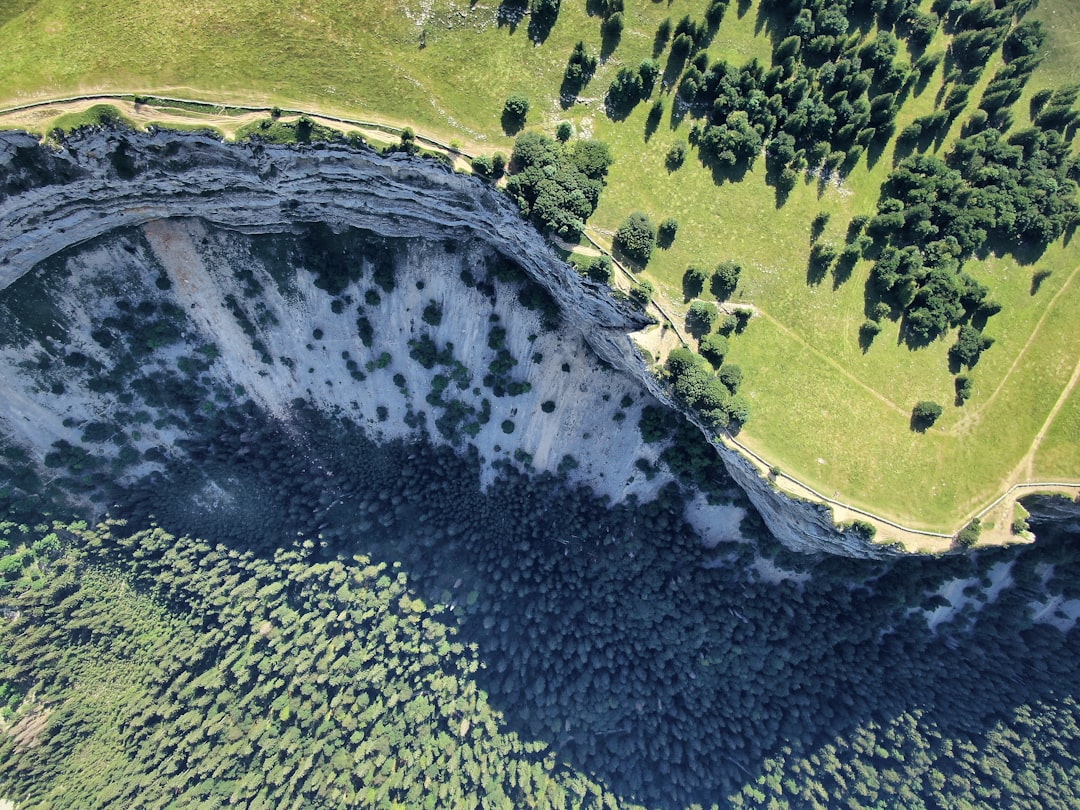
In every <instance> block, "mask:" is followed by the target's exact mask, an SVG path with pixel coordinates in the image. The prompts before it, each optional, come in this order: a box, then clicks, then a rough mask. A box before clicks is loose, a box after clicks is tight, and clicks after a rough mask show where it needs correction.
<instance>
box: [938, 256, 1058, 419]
mask: <svg viewBox="0 0 1080 810" xmlns="http://www.w3.org/2000/svg"><path fill="white" fill-rule="evenodd" d="M1078 274H1080V265H1078V266H1077V267H1075V268H1073V271H1072V272H1071V273H1070V274H1069V277H1068V278H1067V279H1065V283H1064V284H1062V285H1061V287H1060V288H1059V289H1058V291H1057V292H1056V293H1054V297H1053V298H1051V299H1050V303H1048V304H1047V305H1046V306H1045V307H1044V308H1043V312H1042V315H1041V316H1039V320H1038V321H1036V323H1035V328H1034V329H1032V330H1031V334H1030V335H1028V339H1027V340H1026V341H1025V342H1024V345H1023V346H1022V347H1021V348H1020V351H1019V352H1017V353H1016V358H1015V359H1014V360H1013V361H1012V364H1011V365H1010V366H1009V370H1008V371H1006V372H1005V374H1004V376H1002V378H1001V380H1000V381H999V382H998V384H997V387H996V388H995V389H994V390H993V393H991V394H990V396H989V397H987V398H986V401H985V402H983V403H982V405H980V406H979V408H978V409H977V410H974V411H973V412H972V413H971V414H969V415H965V416H964V418H963V419H961V420H960V421H959V422H957V423H956V424H955V425H953V426H952V427H951V428H949V429H948V430H946V431H945V433H947V434H949V435H953V434H958V433H960V432H961V431H963V430H965V429H967V428H968V427H969V426H970V425H972V424H973V423H977V422H978V421H979V419H980V418H981V416H982V413H983V411H985V410H986V409H987V408H989V407H990V404H991V403H992V402H993V401H994V400H995V399H997V396H998V394H999V393H1001V390H1002V389H1003V388H1004V387H1005V383H1006V382H1008V380H1009V377H1011V376H1012V374H1013V372H1014V371H1016V369H1017V368H1018V367H1019V366H1020V361H1021V360H1023V359H1024V355H1025V354H1027V351H1028V349H1029V348H1030V347H1031V344H1032V343H1034V341H1035V338H1036V336H1037V335H1038V334H1039V331H1040V330H1041V329H1042V327H1043V323H1044V322H1045V321H1046V319H1047V317H1048V316H1049V315H1050V312H1051V310H1053V309H1054V306H1055V305H1056V304H1057V301H1058V299H1059V298H1060V297H1061V296H1062V295H1063V294H1064V293H1065V290H1067V289H1068V287H1069V285H1070V284H1072V283H1073V279H1075V278H1076V276H1077V275H1078ZM1075 378H1076V375H1075V373H1074V374H1073V380H1072V382H1070V383H1069V387H1068V389H1067V390H1071V387H1072V386H1073V385H1075V382H1076V380H1075ZM1059 402H1060V401H1059ZM1054 407H1055V413H1056V410H1057V409H1059V408H1060V405H1055V406H1054ZM1044 427H1046V426H1045V425H1044ZM1043 433H1045V430H1044V431H1043ZM1040 441H1041V439H1040Z"/></svg>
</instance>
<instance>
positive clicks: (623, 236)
mask: <svg viewBox="0 0 1080 810" xmlns="http://www.w3.org/2000/svg"><path fill="white" fill-rule="evenodd" d="M655 245H656V226H655V225H653V223H652V220H651V219H649V217H648V215H647V214H644V213H642V212H641V211H635V212H634V213H632V214H631V215H630V216H628V217H627V218H626V221H625V222H623V224H622V225H620V226H619V229H618V230H617V231H616V232H615V248H616V249H617V250H619V251H621V252H622V253H624V254H625V255H626V256H627V257H629V258H630V259H631V260H633V261H635V262H637V263H638V264H641V265H644V264H647V263H648V261H649V257H650V256H651V255H652V251H653V247H654V246H655Z"/></svg>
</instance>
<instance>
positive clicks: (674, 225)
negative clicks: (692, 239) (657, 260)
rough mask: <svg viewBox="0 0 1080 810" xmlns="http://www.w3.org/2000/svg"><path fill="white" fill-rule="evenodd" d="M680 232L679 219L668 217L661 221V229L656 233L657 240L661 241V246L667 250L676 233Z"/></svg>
mask: <svg viewBox="0 0 1080 810" xmlns="http://www.w3.org/2000/svg"><path fill="white" fill-rule="evenodd" d="M678 232H679V220H677V219H675V218H674V217H668V218H667V219H665V220H664V221H663V222H661V223H660V229H659V230H658V231H657V234H656V241H657V242H658V243H659V245H660V247H662V248H664V250H667V249H668V248H669V247H671V245H672V243H673V242H674V241H675V234H677V233H678Z"/></svg>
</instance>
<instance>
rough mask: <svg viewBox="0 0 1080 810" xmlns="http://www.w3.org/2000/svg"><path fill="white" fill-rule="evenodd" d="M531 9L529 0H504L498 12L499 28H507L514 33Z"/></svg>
mask: <svg viewBox="0 0 1080 810" xmlns="http://www.w3.org/2000/svg"><path fill="white" fill-rule="evenodd" d="M528 10H529V4H528V0H502V2H500V3H499V9H498V11H497V12H496V16H495V18H496V20H497V24H498V26H499V28H507V29H509V31H510V34H511V35H513V34H514V32H516V31H517V29H518V26H519V25H521V21H522V20H524V19H525V15H526V13H527V12H528Z"/></svg>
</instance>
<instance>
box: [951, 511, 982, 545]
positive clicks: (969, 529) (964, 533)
mask: <svg viewBox="0 0 1080 810" xmlns="http://www.w3.org/2000/svg"><path fill="white" fill-rule="evenodd" d="M980 534H982V524H981V523H980V522H979V519H978V518H972V519H971V522H970V523H968V525H967V526H965V527H964V528H962V529H961V530H960V531H959V532H958V533H957V535H956V542H957V543H959V544H960V547H961V548H971V547H972V546H973V545H975V544H976V543H978V542H979V535H980Z"/></svg>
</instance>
